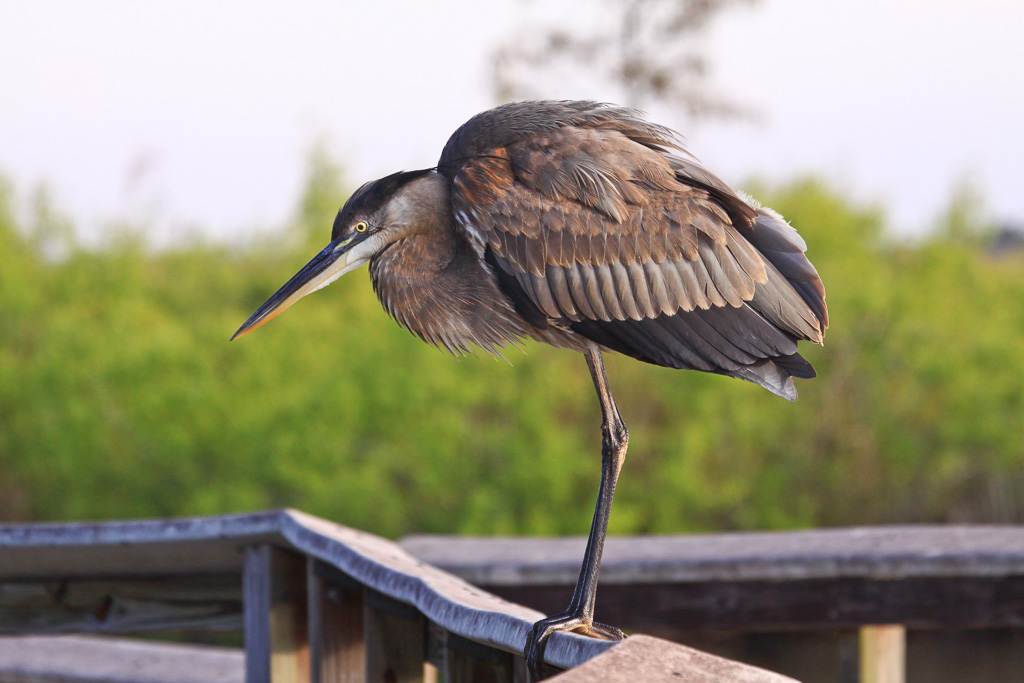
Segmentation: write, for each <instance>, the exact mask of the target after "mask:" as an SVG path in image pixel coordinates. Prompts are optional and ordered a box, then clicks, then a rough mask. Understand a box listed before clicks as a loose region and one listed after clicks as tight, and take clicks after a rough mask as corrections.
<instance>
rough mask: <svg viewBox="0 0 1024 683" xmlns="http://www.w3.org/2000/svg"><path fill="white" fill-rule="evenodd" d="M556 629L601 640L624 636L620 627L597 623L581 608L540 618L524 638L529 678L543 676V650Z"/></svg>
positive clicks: (535, 678)
mask: <svg viewBox="0 0 1024 683" xmlns="http://www.w3.org/2000/svg"><path fill="white" fill-rule="evenodd" d="M557 631H574V632H576V633H579V634H581V635H585V636H591V637H593V638H600V639H602V640H622V639H623V638H625V637H626V634H625V633H623V632H622V629H619V628H616V627H614V626H608V625H606V624H599V623H597V622H595V621H594V620H593V618H592V617H588V616H586V615H584V614H583V613H582V610H579V611H572V610H567V611H565V612H562V613H561V614H554V615H552V616H550V617H547V618H545V619H541V620H540V621H538V622H537V623H536V624H534V625H533V628H532V629H531V630H530V635H529V637H528V638H527V639H526V648H525V649H524V651H523V655H524V656H525V657H526V666H527V667H528V668H529V670H530V679H531V680H533V681H540V680H543V679H544V678H545V676H544V672H543V669H544V650H545V648H547V644H548V638H550V637H551V635H552V634H553V633H555V632H557Z"/></svg>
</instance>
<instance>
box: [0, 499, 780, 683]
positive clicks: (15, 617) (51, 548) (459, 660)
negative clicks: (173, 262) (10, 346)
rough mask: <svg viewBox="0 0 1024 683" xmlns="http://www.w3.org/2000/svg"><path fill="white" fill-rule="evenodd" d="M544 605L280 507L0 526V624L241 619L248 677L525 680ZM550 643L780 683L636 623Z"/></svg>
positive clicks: (662, 673)
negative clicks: (612, 638) (528, 603)
mask: <svg viewBox="0 0 1024 683" xmlns="http://www.w3.org/2000/svg"><path fill="white" fill-rule="evenodd" d="M541 616H542V615H541V613H540V612H538V611H535V610H533V609H530V608H527V607H523V606H521V605H518V604H515V603H512V602H508V601H506V600H503V599H501V598H499V597H496V596H494V595H492V594H490V593H487V592H486V591H484V590H481V589H480V588H478V587H475V586H473V585H471V584H469V583H467V582H466V581H464V580H463V579H460V578H457V577H455V576H453V575H452V574H450V573H447V572H445V571H443V570H441V569H438V568H436V567H434V566H432V565H430V564H427V563H426V562H424V561H423V560H421V559H417V558H415V557H413V556H412V555H410V554H409V553H408V552H407V551H405V550H403V549H402V548H400V547H399V546H397V545H396V544H393V543H390V542H388V541H386V540H384V539H381V538H378V537H375V536H372V535H369V534H366V533H363V532H360V531H357V530H354V529H349V528H346V527H342V526H339V525H337V524H333V523H331V522H327V521H325V520H322V519H318V518H315V517H312V516H309V515H306V514H303V513H301V512H296V511H292V510H282V511H273V512H266V513H258V514H251V515H233V516H225V517H211V518H193V519H172V520H152V521H137V522H108V523H97V524H89V523H77V524H30V525H16V526H0V634H56V633H143V632H169V631H196V630H241V631H243V633H244V638H245V657H244V661H245V680H246V681H249V682H250V683H263V682H264V681H274V682H275V683H277V682H279V681H306V680H310V681H332V682H333V681H346V682H348V681H364V680H365V681H385V680H387V681H412V680H424V677H425V676H426V677H427V678H429V677H430V676H431V672H434V675H435V676H436V677H439V678H440V679H441V680H445V681H452V682H457V681H477V680H493V681H525V680H526V675H525V666H524V662H523V659H522V656H521V652H522V649H523V647H524V645H525V641H526V637H527V634H528V632H529V630H530V627H531V625H532V624H533V622H534V621H536V620H537V619H539V618H540V617H541ZM39 647H42V645H39ZM546 654H547V662H548V663H549V664H550V665H551V666H552V667H555V668H556V669H564V670H567V671H566V673H564V674H562V676H564V677H565V678H564V680H568V681H572V680H588V681H623V682H626V681H628V682H629V683H636V681H637V680H649V681H659V680H665V681H670V680H671V681H678V680H687V681H691V682H693V683H700V682H703V681H707V682H708V683H710V682H711V681H717V682H720V683H731V682H735V683H739V682H743V683H783V682H785V681H790V682H792V679H789V678H786V677H784V676H780V675H778V674H773V673H770V672H767V671H764V670H762V669H758V668H755V667H751V666H747V665H744V664H740V663H738V662H734V661H730V660H727V659H723V658H721V657H716V656H713V655H709V654H706V653H704V652H700V651H697V650H694V649H692V648H687V647H684V646H681V645H677V644H674V643H671V642H668V641H664V640H659V639H657V638H651V637H647V636H633V637H631V638H628V639H627V640H626V641H624V642H622V643H618V644H616V643H609V642H604V641H599V640H595V639H591V638H585V637H582V636H579V635H575V634H567V633H559V634H555V635H554V636H553V637H552V639H551V641H550V644H549V646H548V648H547V653H546ZM2 670H3V664H2V663H0V671H2ZM638 676H639V678H638Z"/></svg>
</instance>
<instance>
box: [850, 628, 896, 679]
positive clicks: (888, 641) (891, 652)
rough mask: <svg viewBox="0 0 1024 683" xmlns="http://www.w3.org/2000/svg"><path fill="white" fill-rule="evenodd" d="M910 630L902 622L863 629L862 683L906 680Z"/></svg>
mask: <svg viewBox="0 0 1024 683" xmlns="http://www.w3.org/2000/svg"><path fill="white" fill-rule="evenodd" d="M906 643H907V630H906V628H905V627H904V626H902V625H899V624H895V625H893V624H890V625H884V626H865V627H863V628H862V629H860V683H904V681H905V680H906V669H907V664H906V659H907V644H906Z"/></svg>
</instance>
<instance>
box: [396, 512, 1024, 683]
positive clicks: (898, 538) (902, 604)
mask: <svg viewBox="0 0 1024 683" xmlns="http://www.w3.org/2000/svg"><path fill="white" fill-rule="evenodd" d="M585 542H586V540H585V539H582V538H571V539H516V538H509V539H497V538H480V539H474V538H464V537H439V536H418V537H409V538H406V539H404V540H403V541H402V542H401V545H402V547H403V548H405V549H406V550H408V551H409V552H410V553H411V554H413V555H415V556H417V557H420V558H421V559H423V560H425V561H427V562H430V563H432V564H435V565H437V566H438V567H440V568H443V569H445V570H447V571H449V572H451V573H453V574H455V575H457V576H461V577H462V578H464V579H466V580H467V581H469V582H471V583H473V584H474V585H478V586H481V587H483V588H485V589H486V590H488V591H490V592H493V593H495V594H496V595H499V596H501V597H504V598H506V599H509V600H514V601H516V602H519V603H522V604H527V605H530V606H532V607H536V608H538V609H541V610H552V609H558V606H559V605H560V604H561V603H562V602H563V601H564V596H565V595H566V592H567V591H571V587H572V585H573V584H574V582H575V580H576V571H577V569H576V566H575V565H576V564H577V562H578V558H579V556H580V555H581V553H582V552H583V547H584V544H585ZM597 614H598V616H599V618H600V619H602V620H606V621H607V622H608V623H613V624H616V625H618V626H620V627H623V628H626V629H636V630H642V631H645V632H648V633H656V634H659V635H664V636H666V637H670V638H683V639H686V640H689V642H694V640H693V636H694V634H695V633H733V634H735V633H752V632H762V633H766V632H772V633H779V632H793V631H797V630H799V631H804V632H824V631H840V630H846V631H850V630H854V633H856V632H859V637H856V638H855V639H854V641H853V646H854V648H855V652H854V653H853V654H854V656H855V660H856V661H854V662H852V664H853V665H854V666H853V671H852V673H850V674H849V675H841V676H840V677H839V678H840V679H841V680H851V681H853V680H860V681H862V682H864V683H869V682H871V683H874V682H876V681H893V682H900V681H903V680H904V672H905V668H906V667H905V663H904V660H905V653H906V645H905V639H906V630H907V629H908V628H910V629H947V630H948V629H995V628H1001V629H1024V527H1011V526H918V527H898V526H894V527H873V528H860V529H857V528H854V529H828V530H813V531H794V532H772V533H729V534H709V535H690V536H660V537H651V536H649V537H642V538H609V539H608V542H607V545H606V547H605V554H604V561H603V564H602V567H601V590H599V591H598V603H597ZM1018 649H1019V648H1018ZM762 664H763V665H766V666H772V665H774V666H778V664H776V663H775V660H769V661H764V662H762ZM773 668H774V667H773ZM779 668H782V667H781V666H780V667H779ZM790 673H792V672H790ZM1015 674H1016V678H1014V679H1013V680H1024V675H1022V674H1024V667H1022V666H1021V665H1020V664H1017V665H1016V671H1015ZM808 678H810V677H809V676H808ZM984 679H985V676H984V675H975V677H974V678H972V680H984ZM832 680H836V678H833V679H832ZM949 680H955V679H953V678H950V679H949ZM961 680H966V679H961Z"/></svg>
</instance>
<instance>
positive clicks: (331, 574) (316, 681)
mask: <svg viewBox="0 0 1024 683" xmlns="http://www.w3.org/2000/svg"><path fill="white" fill-rule="evenodd" d="M332 570H333V571H332ZM307 572H308V580H307V587H308V591H309V595H308V598H309V645H310V653H309V659H310V662H309V664H310V681H311V682H312V683H363V682H364V681H365V680H366V645H365V641H364V638H363V592H362V589H361V588H360V587H358V584H353V583H352V580H351V579H347V577H342V576H340V573H339V572H338V571H337V570H336V569H334V568H333V567H330V566H329V565H325V564H323V563H322V562H320V561H319V560H314V559H312V558H309V559H308V560H307Z"/></svg>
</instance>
